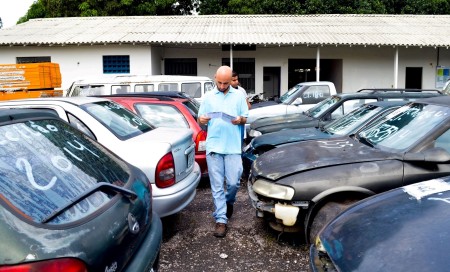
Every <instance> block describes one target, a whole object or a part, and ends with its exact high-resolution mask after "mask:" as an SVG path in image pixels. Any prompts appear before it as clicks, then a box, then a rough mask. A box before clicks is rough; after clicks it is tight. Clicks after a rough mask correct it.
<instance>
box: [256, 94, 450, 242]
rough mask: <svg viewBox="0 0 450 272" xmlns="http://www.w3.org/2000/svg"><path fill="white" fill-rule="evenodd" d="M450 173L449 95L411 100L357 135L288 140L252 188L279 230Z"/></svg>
mask: <svg viewBox="0 0 450 272" xmlns="http://www.w3.org/2000/svg"><path fill="white" fill-rule="evenodd" d="M449 174H450V97H449V96H440V97H435V98H428V99H422V100H418V101H415V102H410V103H408V104H406V105H404V106H402V107H400V108H399V109H397V110H395V111H394V112H392V113H390V114H389V115H387V116H386V118H385V119H384V120H383V121H382V122H380V123H377V124H376V125H374V126H373V127H370V128H369V129H367V130H364V131H361V132H359V133H358V134H355V135H350V136H342V137H337V138H332V139H326V140H312V141H305V142H300V143H295V144H291V145H286V146H283V147H279V148H276V149H273V150H270V151H268V152H266V153H264V154H262V155H261V156H259V157H258V158H257V159H256V160H255V162H254V163H253V165H252V169H251V173H250V177H249V180H248V181H249V182H248V187H249V196H250V199H251V202H252V205H253V207H254V208H255V209H256V212H257V215H258V216H259V217H266V218H267V219H268V220H269V222H270V226H271V227H272V228H274V229H276V230H279V231H286V232H287V231H291V232H301V231H302V232H304V234H305V239H306V241H307V242H312V241H313V240H314V237H315V236H316V235H317V233H318V232H319V230H320V229H321V228H322V227H323V226H324V225H325V224H326V223H328V222H329V221H330V220H331V219H333V218H334V217H335V216H336V215H337V214H338V213H339V212H340V211H342V210H343V209H344V208H346V207H348V206H349V205H351V204H352V203H354V202H356V201H359V200H361V199H363V198H366V197H368V196H371V195H375V194H378V193H381V192H384V191H387V190H390V189H393V188H397V187H400V186H404V185H408V184H412V183H416V182H420V181H423V180H426V179H432V178H437V177H442V176H446V175H449Z"/></svg>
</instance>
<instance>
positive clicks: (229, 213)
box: [227, 203, 233, 219]
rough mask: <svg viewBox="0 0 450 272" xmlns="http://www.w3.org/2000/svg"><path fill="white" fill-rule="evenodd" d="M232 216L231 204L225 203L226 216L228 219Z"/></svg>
mask: <svg viewBox="0 0 450 272" xmlns="http://www.w3.org/2000/svg"><path fill="white" fill-rule="evenodd" d="M231 216H233V204H229V203H227V218H228V219H230V218H231Z"/></svg>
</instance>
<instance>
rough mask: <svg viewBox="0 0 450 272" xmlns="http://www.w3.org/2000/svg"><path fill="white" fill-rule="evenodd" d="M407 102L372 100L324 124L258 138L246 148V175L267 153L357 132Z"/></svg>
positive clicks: (244, 161) (243, 154)
mask: <svg viewBox="0 0 450 272" xmlns="http://www.w3.org/2000/svg"><path fill="white" fill-rule="evenodd" d="M406 103H407V101H380V102H373V103H368V104H364V105H363V106H361V107H359V108H356V109H354V110H353V111H351V112H349V113H348V114H346V115H344V116H342V117H341V118H339V119H337V120H334V121H333V122H331V123H329V124H326V125H325V126H323V127H318V128H315V127H314V128H298V129H286V130H281V131H277V132H271V133H267V134H264V135H261V136H259V137H256V138H254V139H253V140H252V141H251V142H250V143H249V144H248V145H247V146H245V147H244V149H243V150H242V163H243V166H244V176H248V173H249V171H250V168H251V165H252V163H253V162H254V161H255V160H256V158H257V157H259V156H260V155H261V154H263V153H264V152H267V151H269V150H272V149H274V148H277V147H280V146H284V145H287V144H292V143H297V142H301V141H308V140H317V139H329V138H334V137H340V136H343V135H350V134H354V133H357V132H359V131H362V130H364V129H366V128H367V127H368V126H370V125H372V124H374V123H375V122H377V121H378V120H380V119H382V118H383V117H384V116H386V115H387V114H389V113H390V112H392V111H393V110H395V109H397V108H399V107H400V106H403V105H404V104H406Z"/></svg>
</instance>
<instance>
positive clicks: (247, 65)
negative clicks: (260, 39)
mask: <svg viewBox="0 0 450 272" xmlns="http://www.w3.org/2000/svg"><path fill="white" fill-rule="evenodd" d="M222 65H230V59H229V58H223V59H222ZM233 70H234V71H236V73H238V75H239V83H241V86H242V88H244V89H245V90H246V91H247V93H255V59H253V58H233Z"/></svg>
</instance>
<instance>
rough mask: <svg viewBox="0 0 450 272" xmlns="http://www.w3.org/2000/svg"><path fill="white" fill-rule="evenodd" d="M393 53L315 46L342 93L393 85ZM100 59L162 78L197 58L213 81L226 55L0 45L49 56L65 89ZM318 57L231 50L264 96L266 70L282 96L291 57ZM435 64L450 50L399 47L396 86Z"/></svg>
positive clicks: (6, 56)
mask: <svg viewBox="0 0 450 272" xmlns="http://www.w3.org/2000/svg"><path fill="white" fill-rule="evenodd" d="M395 51H396V49H395V48H393V47H380V48H379V47H372V46H367V47H363V46H353V47H349V46H338V47H336V46H323V47H320V48H319V56H320V58H321V59H331V60H340V61H342V71H341V72H342V80H341V81H342V82H341V83H339V82H338V81H340V80H339V79H336V83H337V84H339V86H340V87H341V88H342V91H343V92H355V91H357V90H359V89H361V88H371V87H378V88H382V87H385V88H390V87H394V86H395V82H394V76H395V73H394V59H395ZM438 51H439V54H438ZM103 55H130V64H131V67H130V73H131V74H162V73H163V71H164V58H197V65H198V67H197V69H198V75H199V76H208V77H210V78H214V73H215V71H216V70H217V68H218V67H219V66H220V65H221V64H222V59H223V58H230V52H229V51H222V47H221V46H219V45H195V46H174V45H173V46H167V45H158V46H148V45H146V46H144V45H136V46H133V45H104V46H99V45H93V46H90V45H84V46H64V47H61V46H59V47H56V46H54V47H43V46H42V47H33V46H26V47H0V63H15V62H16V57H27V56H28V57H29V56H51V59H52V62H56V63H59V64H60V67H61V73H62V80H63V86H62V88H63V89H67V88H68V87H69V86H70V84H71V83H72V82H73V80H75V79H77V78H80V77H83V76H95V75H102V73H103V66H102V56H103ZM317 55H318V48H317V47H312V46H311V47H309V46H282V47H279V46H257V48H256V50H255V51H233V58H254V59H255V66H256V67H255V89H256V91H257V92H262V91H258V90H262V89H263V69H264V67H269V66H270V67H280V68H281V83H280V85H281V86H280V87H281V94H283V93H284V92H286V91H287V89H288V68H289V67H288V61H289V59H315V58H316V56H317ZM438 56H439V58H438ZM438 62H439V63H438ZM438 64H439V65H441V66H450V50H449V49H446V48H440V49H439V50H437V49H435V48H411V47H410V48H405V47H401V48H400V49H399V62H398V65H399V66H398V68H399V70H398V82H397V87H398V88H403V87H404V86H405V69H406V67H422V68H423V79H422V83H423V86H422V87H423V88H435V85H436V82H435V78H436V77H435V75H436V66H437V65H438Z"/></svg>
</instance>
